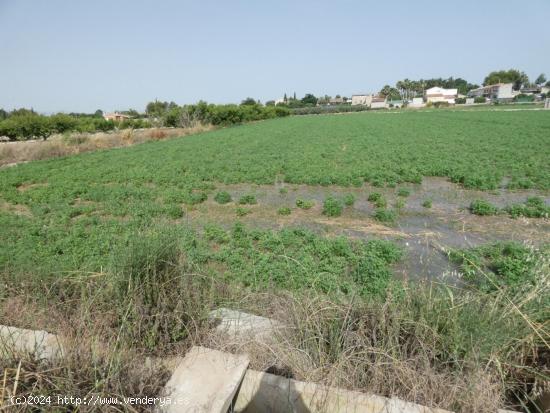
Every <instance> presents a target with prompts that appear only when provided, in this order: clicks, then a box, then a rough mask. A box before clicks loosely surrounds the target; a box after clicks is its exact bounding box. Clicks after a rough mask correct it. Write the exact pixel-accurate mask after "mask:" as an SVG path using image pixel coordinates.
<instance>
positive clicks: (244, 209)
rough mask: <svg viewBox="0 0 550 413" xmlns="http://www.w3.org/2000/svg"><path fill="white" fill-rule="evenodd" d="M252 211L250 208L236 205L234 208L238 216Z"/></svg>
mask: <svg viewBox="0 0 550 413" xmlns="http://www.w3.org/2000/svg"><path fill="white" fill-rule="evenodd" d="M251 212H252V210H251V209H249V208H242V207H238V208H237V209H236V210H235V213H236V214H237V216H239V217H244V216H245V215H248V214H250V213H251Z"/></svg>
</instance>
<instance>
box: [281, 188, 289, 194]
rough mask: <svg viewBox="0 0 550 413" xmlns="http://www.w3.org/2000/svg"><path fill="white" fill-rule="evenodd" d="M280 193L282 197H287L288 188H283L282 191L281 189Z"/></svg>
mask: <svg viewBox="0 0 550 413" xmlns="http://www.w3.org/2000/svg"><path fill="white" fill-rule="evenodd" d="M279 193H280V194H281V195H286V194H287V193H288V189H287V188H281V189H279Z"/></svg>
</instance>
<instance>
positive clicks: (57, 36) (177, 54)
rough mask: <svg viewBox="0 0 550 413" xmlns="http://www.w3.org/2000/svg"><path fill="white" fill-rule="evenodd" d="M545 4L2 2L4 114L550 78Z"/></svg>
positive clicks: (549, 21) (549, 13)
mask: <svg viewBox="0 0 550 413" xmlns="http://www.w3.org/2000/svg"><path fill="white" fill-rule="evenodd" d="M549 27H550V1H548V0H530V1H516V0H500V1H498V0H476V1H473V0H460V1H447V0H446V1H444V0H386V1H366V0H363V1H359V0H357V1H355V0H354V1H352V0H349V1H346V0H341V1H334V0H333V1H322V0H318V1H299V0H294V1H293V0H277V1H261V0H259V1H258V0H256V1H252V0H250V1H248V0H235V1H210V0H200V1H199V0H197V1H193V2H191V1H185V0H181V1H162V0H158V1H139V0H133V1H129V0H118V1H104V0H99V1H98V0H94V1H74V0H73V1H70V0H48V1H39V0H35V1H30V0H17V1H16V0H0V39H1V41H0V107H3V108H6V109H12V108H14V107H33V108H34V109H35V110H37V111H40V112H45V113H48V112H56V111H66V112H69V111H87V112H90V111H95V110H96V109H98V108H100V109H103V110H107V111H109V110H114V109H128V108H135V109H138V110H143V109H144V107H145V105H146V103H147V102H148V101H150V100H153V99H155V98H158V99H161V100H173V101H175V102H177V103H179V104H183V103H193V102H196V101H198V100H200V99H203V100H206V101H208V102H214V103H226V102H239V101H240V100H242V99H244V98H245V97H247V96H252V97H254V98H256V99H260V100H262V101H266V100H269V99H275V98H278V97H281V96H282V95H283V93H284V92H287V93H288V94H292V93H293V92H296V93H297V95H299V96H302V95H303V94H305V93H308V92H311V93H314V94H316V95H321V94H329V95H332V96H333V95H335V94H341V95H344V96H346V95H348V96H349V95H351V94H352V93H356V92H368V91H378V90H380V88H381V87H382V86H383V85H384V84H394V83H395V81H397V80H399V79H402V78H405V77H408V78H410V79H414V78H420V77H423V78H428V77H440V76H442V77H448V76H455V77H463V78H465V79H467V80H469V81H471V82H475V83H480V82H481V81H482V80H483V77H484V76H485V75H486V74H487V73H488V72H490V71H491V70H496V69H507V68H511V67H514V68H518V69H520V70H524V71H525V72H526V73H527V74H528V75H529V76H530V77H531V78H535V77H536V76H537V75H538V74H540V73H541V72H544V73H546V75H547V77H549V78H550V35H549V34H548V33H549V32H548V30H549Z"/></svg>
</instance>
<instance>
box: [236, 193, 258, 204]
mask: <svg viewBox="0 0 550 413" xmlns="http://www.w3.org/2000/svg"><path fill="white" fill-rule="evenodd" d="M256 203H258V201H256V197H255V196H254V195H252V194H247V195H243V196H241V197H240V198H239V204H241V205H254V204H256Z"/></svg>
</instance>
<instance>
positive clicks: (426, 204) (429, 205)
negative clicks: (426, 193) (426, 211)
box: [422, 199, 432, 208]
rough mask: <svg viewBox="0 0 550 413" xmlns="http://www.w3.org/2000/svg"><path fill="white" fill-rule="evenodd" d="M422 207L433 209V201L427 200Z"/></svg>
mask: <svg viewBox="0 0 550 413" xmlns="http://www.w3.org/2000/svg"><path fill="white" fill-rule="evenodd" d="M422 206H423V207H424V208H431V207H432V200H431V199H425V200H424V201H422Z"/></svg>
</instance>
